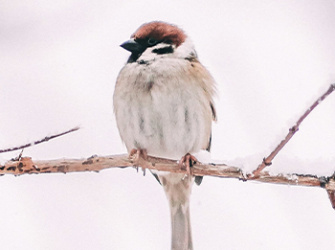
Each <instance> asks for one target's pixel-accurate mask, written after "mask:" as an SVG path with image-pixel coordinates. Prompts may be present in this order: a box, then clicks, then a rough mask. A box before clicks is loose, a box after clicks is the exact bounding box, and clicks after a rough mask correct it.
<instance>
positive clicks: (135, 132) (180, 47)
mask: <svg viewBox="0 0 335 250" xmlns="http://www.w3.org/2000/svg"><path fill="white" fill-rule="evenodd" d="M121 46H122V47H123V48H125V49H126V50H129V51H130V52H131V56H130V57H129V59H128V62H127V64H126V65H125V66H124V67H123V68H122V70H121V71H120V73H119V76H118V78H117V82H116V86H115V91H114V112H115V116H116V121H117V126H118V129H119V132H120V136H121V139H122V140H123V141H124V143H125V145H126V147H127V150H128V152H131V151H132V150H133V149H137V150H140V149H141V150H146V152H147V153H148V154H149V155H152V156H157V157H162V158H170V159H181V158H182V157H183V156H185V155H186V154H188V153H190V154H192V153H196V152H198V151H200V150H201V149H204V150H209V148H210V143H211V124H212V120H215V119H216V114H215V108H214V105H213V95H214V92H215V84H214V80H213V78H212V76H211V75H210V74H209V72H208V71H207V70H206V68H205V67H204V66H203V65H202V64H201V63H200V62H199V61H198V58H197V54H196V51H195V49H194V47H193V44H192V42H191V41H190V39H189V38H188V37H187V36H186V34H185V33H184V32H183V31H182V30H181V29H179V28H178V27H177V26H174V25H171V24H167V23H164V22H151V23H146V24H144V25H142V26H141V27H140V28H139V29H138V30H137V31H136V32H135V33H134V34H133V35H132V36H131V39H130V40H128V41H127V42H125V43H123V44H122V45H121ZM186 164H188V162H186ZM157 175H158V177H159V180H160V182H161V184H162V185H163V187H164V190H165V192H166V194H167V197H168V200H169V204H170V211H171V220H172V249H178V250H180V249H192V239H191V229H190V221H189V196H190V193H191V187H192V183H193V179H194V178H193V177H192V176H185V175H183V174H172V173H162V172H158V173H157Z"/></svg>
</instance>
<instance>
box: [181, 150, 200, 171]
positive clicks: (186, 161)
mask: <svg viewBox="0 0 335 250" xmlns="http://www.w3.org/2000/svg"><path fill="white" fill-rule="evenodd" d="M197 161H198V160H197V158H195V157H194V156H193V155H191V154H190V153H187V154H186V155H184V156H183V157H182V158H181V159H180V161H179V164H178V165H179V167H180V168H181V169H183V167H184V165H185V167H186V171H187V174H188V175H192V171H191V167H192V166H193V165H194V164H195V163H196V162H197Z"/></svg>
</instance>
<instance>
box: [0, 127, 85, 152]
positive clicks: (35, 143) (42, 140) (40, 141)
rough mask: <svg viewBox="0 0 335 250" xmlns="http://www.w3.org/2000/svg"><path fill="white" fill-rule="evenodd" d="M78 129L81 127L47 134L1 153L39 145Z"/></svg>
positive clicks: (3, 150) (1, 150)
mask: <svg viewBox="0 0 335 250" xmlns="http://www.w3.org/2000/svg"><path fill="white" fill-rule="evenodd" d="M78 129H79V127H75V128H72V129H70V130H68V131H65V132H62V133H59V134H55V135H51V136H46V137H44V138H43V139H41V140H38V141H34V142H31V143H27V144H25V145H21V146H18V147H13V148H6V149H0V154H1V153H7V152H11V151H15V150H19V149H24V148H28V147H31V146H34V145H37V144H40V143H43V142H47V141H49V140H52V139H54V138H57V137H59V136H62V135H66V134H68V133H72V132H74V131H77V130H78Z"/></svg>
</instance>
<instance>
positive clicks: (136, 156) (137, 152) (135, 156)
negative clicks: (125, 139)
mask: <svg viewBox="0 0 335 250" xmlns="http://www.w3.org/2000/svg"><path fill="white" fill-rule="evenodd" d="M141 158H142V159H144V160H146V161H147V160H148V154H147V150H146V149H136V148H133V149H132V150H131V151H130V153H129V159H131V160H132V161H133V163H134V166H135V168H136V170H137V172H138V166H139V165H140V159H141ZM142 170H143V175H145V169H144V168H142Z"/></svg>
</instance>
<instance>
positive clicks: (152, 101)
mask: <svg viewBox="0 0 335 250" xmlns="http://www.w3.org/2000/svg"><path fill="white" fill-rule="evenodd" d="M189 64H190V62H189V61H187V60H182V59H177V58H164V60H156V61H151V62H150V64H149V65H147V64H138V63H130V64H127V65H126V66H125V67H124V68H123V69H122V70H121V72H120V74H119V77H118V80H117V84H116V87H115V92H114V111H115V115H116V120H117V125H118V128H119V132H120V135H121V138H122V140H123V141H124V143H125V144H126V147H127V150H128V152H129V151H130V150H131V149H133V148H141V149H146V150H147V152H148V154H149V155H153V156H157V157H164V158H171V159H180V157H182V156H183V155H185V154H186V153H195V152H198V151H199V150H200V149H201V148H203V145H206V141H207V143H208V140H209V136H210V127H211V126H210V124H211V119H212V117H211V111H210V106H209V103H207V102H206V97H205V94H204V90H203V89H202V88H201V85H200V84H197V81H199V80H201V79H195V78H194V77H193V76H192V75H191V74H188V72H187V71H186V70H185V69H187V68H189V67H190V66H189Z"/></svg>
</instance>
